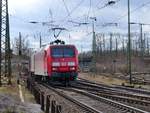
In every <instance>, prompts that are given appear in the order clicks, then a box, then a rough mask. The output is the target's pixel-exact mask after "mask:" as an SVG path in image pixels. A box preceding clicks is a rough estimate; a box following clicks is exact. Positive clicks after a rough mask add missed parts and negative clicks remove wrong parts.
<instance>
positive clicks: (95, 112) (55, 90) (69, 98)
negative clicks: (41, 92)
mask: <svg viewBox="0 0 150 113" xmlns="http://www.w3.org/2000/svg"><path fill="white" fill-rule="evenodd" d="M42 85H43V86H45V87H47V88H49V89H50V90H52V91H54V92H55V93H57V94H58V95H60V96H62V97H64V98H65V99H67V100H69V101H71V102H73V103H75V104H77V105H78V106H80V107H82V108H84V110H86V111H88V112H90V113H103V112H101V111H99V110H97V109H95V108H93V107H91V106H89V105H87V104H85V103H82V102H80V101H78V100H76V99H74V98H72V97H71V96H68V95H66V94H65V93H63V92H60V91H58V90H57V89H55V88H53V87H50V86H49V85H47V84H42Z"/></svg>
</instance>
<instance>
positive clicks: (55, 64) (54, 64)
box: [52, 62, 60, 66]
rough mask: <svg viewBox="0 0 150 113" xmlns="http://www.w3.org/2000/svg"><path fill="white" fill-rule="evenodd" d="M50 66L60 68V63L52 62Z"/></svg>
mask: <svg viewBox="0 0 150 113" xmlns="http://www.w3.org/2000/svg"><path fill="white" fill-rule="evenodd" d="M52 66H60V63H59V62H53V63H52Z"/></svg>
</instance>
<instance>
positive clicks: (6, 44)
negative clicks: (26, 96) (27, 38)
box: [0, 0, 11, 84]
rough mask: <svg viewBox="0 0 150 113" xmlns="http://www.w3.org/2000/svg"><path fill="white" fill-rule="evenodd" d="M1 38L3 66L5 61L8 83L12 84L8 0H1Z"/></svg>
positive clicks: (5, 73)
mask: <svg viewBox="0 0 150 113" xmlns="http://www.w3.org/2000/svg"><path fill="white" fill-rule="evenodd" d="M0 3H1V4H0V9H1V10H0V11H1V12H0V22H1V23H0V29H1V33H0V39H1V51H0V53H1V54H0V56H1V62H0V63H1V67H2V61H3V63H4V67H3V68H4V73H3V74H2V69H0V71H1V75H4V76H5V77H7V78H8V84H11V50H10V34H9V14H8V0H0Z"/></svg>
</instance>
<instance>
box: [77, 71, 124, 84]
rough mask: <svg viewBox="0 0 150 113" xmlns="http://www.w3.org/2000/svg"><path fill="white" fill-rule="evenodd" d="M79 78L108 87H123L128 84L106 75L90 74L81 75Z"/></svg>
mask: <svg viewBox="0 0 150 113" xmlns="http://www.w3.org/2000/svg"><path fill="white" fill-rule="evenodd" d="M79 77H81V78H84V79H87V80H91V81H94V82H97V83H103V84H107V85H112V84H116V85H121V84H122V83H125V82H126V81H125V80H120V79H117V78H113V77H106V76H104V75H94V74H89V73H80V75H79Z"/></svg>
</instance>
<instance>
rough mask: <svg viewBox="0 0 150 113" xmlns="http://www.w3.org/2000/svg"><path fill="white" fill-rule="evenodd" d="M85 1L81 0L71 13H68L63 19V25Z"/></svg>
mask: <svg viewBox="0 0 150 113" xmlns="http://www.w3.org/2000/svg"><path fill="white" fill-rule="evenodd" d="M83 2H84V0H81V1H80V2H79V3H78V4H77V5H76V6H75V7H74V8H73V9H72V10H71V11H70V12H69V14H67V16H66V17H64V19H62V20H61V24H60V25H62V24H63V23H64V22H65V21H66V20H67V19H68V18H69V17H70V16H71V15H72V14H73V13H74V12H75V11H76V10H77V9H78V8H79V7H80V6H81V4H82V3H83Z"/></svg>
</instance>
